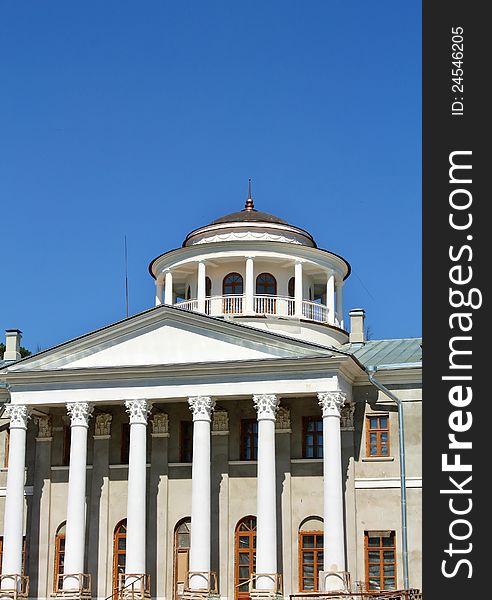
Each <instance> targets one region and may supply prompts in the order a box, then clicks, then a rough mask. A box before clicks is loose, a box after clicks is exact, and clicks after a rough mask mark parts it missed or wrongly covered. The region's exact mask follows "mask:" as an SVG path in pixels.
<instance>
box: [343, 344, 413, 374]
mask: <svg viewBox="0 0 492 600" xmlns="http://www.w3.org/2000/svg"><path fill="white" fill-rule="evenodd" d="M340 350H343V351H345V352H350V354H353V355H354V356H355V358H357V359H358V360H359V361H360V362H361V363H362V364H363V365H364V366H365V367H367V366H369V365H374V366H376V367H378V366H380V365H400V364H401V365H404V364H411V363H419V362H422V338H403V339H399V340H367V341H366V342H365V343H364V344H344V345H343V346H340Z"/></svg>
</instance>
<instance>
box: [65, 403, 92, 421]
mask: <svg viewBox="0 0 492 600" xmlns="http://www.w3.org/2000/svg"><path fill="white" fill-rule="evenodd" d="M93 410H94V407H93V406H92V405H91V404H89V403H88V402H67V413H68V415H69V417H70V425H71V427H77V426H81V427H89V419H90V417H91V415H92V411H93Z"/></svg>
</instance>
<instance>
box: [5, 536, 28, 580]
mask: <svg viewBox="0 0 492 600" xmlns="http://www.w3.org/2000/svg"><path fill="white" fill-rule="evenodd" d="M2 564H3V536H2V535H0V573H1V572H2ZM25 573H26V538H24V539H23V541H22V573H21V575H25Z"/></svg>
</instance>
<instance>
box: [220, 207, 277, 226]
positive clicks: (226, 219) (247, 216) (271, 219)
mask: <svg viewBox="0 0 492 600" xmlns="http://www.w3.org/2000/svg"><path fill="white" fill-rule="evenodd" d="M241 221H243V222H244V221H263V222H266V223H280V224H281V225H288V223H287V221H284V219H281V218H280V217H276V216H275V215H270V214H269V213H266V212H262V211H261V210H256V209H255V208H243V210H240V211H238V212H233V213H230V214H228V215H224V216H223V217H219V218H218V219H215V221H212V223H211V225H217V224H218V223H237V222H241Z"/></svg>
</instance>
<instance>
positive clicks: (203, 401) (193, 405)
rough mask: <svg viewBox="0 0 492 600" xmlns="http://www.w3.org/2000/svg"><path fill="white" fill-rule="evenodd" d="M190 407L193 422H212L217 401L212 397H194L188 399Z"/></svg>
mask: <svg viewBox="0 0 492 600" xmlns="http://www.w3.org/2000/svg"><path fill="white" fill-rule="evenodd" d="M188 405H189V407H190V410H191V412H192V413H193V421H211V420H212V411H213V409H214V408H215V400H213V399H212V398H210V396H193V397H192V398H188Z"/></svg>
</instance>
